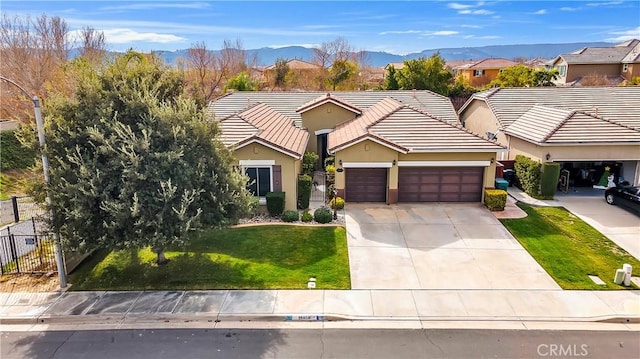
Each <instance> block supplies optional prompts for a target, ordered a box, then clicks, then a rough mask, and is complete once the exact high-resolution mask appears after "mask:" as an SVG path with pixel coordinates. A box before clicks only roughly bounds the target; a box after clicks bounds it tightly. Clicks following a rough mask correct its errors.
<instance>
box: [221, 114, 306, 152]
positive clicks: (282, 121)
mask: <svg viewBox="0 0 640 359" xmlns="http://www.w3.org/2000/svg"><path fill="white" fill-rule="evenodd" d="M219 128H220V129H221V140H222V142H223V143H224V144H225V145H226V146H229V147H230V146H235V147H236V148H240V147H243V146H244V145H247V144H249V143H251V142H254V141H257V142H260V143H263V144H265V145H267V146H270V147H273V148H275V149H276V150H278V151H280V152H283V153H285V154H287V155H289V156H292V157H295V158H300V157H302V155H303V153H304V150H305V148H306V147H307V143H308V142H309V133H308V132H307V131H305V130H303V129H301V128H299V127H297V126H296V125H295V124H294V122H293V120H291V119H290V118H288V117H287V116H285V115H283V114H281V113H279V112H277V111H275V110H274V109H272V108H271V107H269V106H268V105H266V104H263V103H258V104H255V105H254V106H251V107H249V108H248V109H246V110H244V111H242V112H239V113H236V114H232V115H230V116H228V117H227V118H224V119H222V120H220V123H219Z"/></svg>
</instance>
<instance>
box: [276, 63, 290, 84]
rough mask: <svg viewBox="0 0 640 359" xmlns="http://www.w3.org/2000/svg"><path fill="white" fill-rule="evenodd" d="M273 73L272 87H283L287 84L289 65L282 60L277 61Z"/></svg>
mask: <svg viewBox="0 0 640 359" xmlns="http://www.w3.org/2000/svg"><path fill="white" fill-rule="evenodd" d="M274 71H275V76H274V79H273V82H274V86H275V87H284V86H285V85H286V84H287V74H288V73H289V64H288V63H287V60H285V59H282V58H279V59H277V60H276V63H275V69H274Z"/></svg>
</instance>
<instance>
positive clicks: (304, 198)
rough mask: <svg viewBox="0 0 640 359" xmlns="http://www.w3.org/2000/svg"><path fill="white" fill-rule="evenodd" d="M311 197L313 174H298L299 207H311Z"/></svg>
mask: <svg viewBox="0 0 640 359" xmlns="http://www.w3.org/2000/svg"><path fill="white" fill-rule="evenodd" d="M310 199H311V176H308V175H300V176H298V208H299V209H307V208H309V200H310Z"/></svg>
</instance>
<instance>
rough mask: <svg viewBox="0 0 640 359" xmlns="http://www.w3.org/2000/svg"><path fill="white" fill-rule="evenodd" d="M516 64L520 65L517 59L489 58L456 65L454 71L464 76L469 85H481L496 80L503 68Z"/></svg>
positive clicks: (458, 75)
mask: <svg viewBox="0 0 640 359" xmlns="http://www.w3.org/2000/svg"><path fill="white" fill-rule="evenodd" d="M515 65H518V63H517V62H515V61H511V60H507V59H501V58H489V59H484V60H480V61H475V62H471V63H466V64H462V65H459V66H455V67H453V71H454V73H455V74H456V76H457V77H461V78H463V79H464V80H465V81H467V83H468V84H469V85H471V86H473V87H481V86H485V85H487V84H489V83H490V82H491V81H493V80H495V79H496V77H498V74H499V73H500V71H502V69H505V68H507V67H511V66H515Z"/></svg>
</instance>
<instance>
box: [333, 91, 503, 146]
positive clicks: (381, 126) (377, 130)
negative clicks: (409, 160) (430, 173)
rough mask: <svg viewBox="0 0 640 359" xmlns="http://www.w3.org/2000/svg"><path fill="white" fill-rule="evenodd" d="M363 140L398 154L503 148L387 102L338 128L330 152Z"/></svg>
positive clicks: (378, 104) (414, 111)
mask: <svg viewBox="0 0 640 359" xmlns="http://www.w3.org/2000/svg"><path fill="white" fill-rule="evenodd" d="M363 139H372V140H374V141H378V142H382V143H384V144H387V145H388V146H389V147H393V148H396V149H397V150H398V151H399V152H403V153H412V152H463V151H470V152H471V151H489V152H491V151H499V150H501V149H503V147H502V146H500V145H498V144H496V143H494V142H491V141H489V140H487V139H484V138H482V137H479V136H477V135H474V134H472V133H469V132H468V131H466V130H465V129H463V128H461V127H459V126H455V125H453V124H451V123H449V122H446V121H443V120H441V119H439V118H436V117H434V116H431V115H429V114H426V113H424V112H421V111H419V110H418V109H416V108H413V107H411V106H409V105H406V104H402V103H400V102H398V101H395V100H393V99H391V98H385V99H383V100H381V101H380V102H379V103H377V104H376V105H374V106H371V107H370V108H369V109H367V110H366V111H365V112H364V113H363V114H362V116H360V117H357V118H355V119H353V120H350V121H347V122H344V123H342V124H339V125H338V126H336V129H335V130H334V131H333V132H331V133H330V134H329V138H328V146H327V147H328V149H329V151H335V150H338V149H340V148H344V147H348V146H349V145H351V144H354V143H357V142H359V141H360V140H363Z"/></svg>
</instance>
